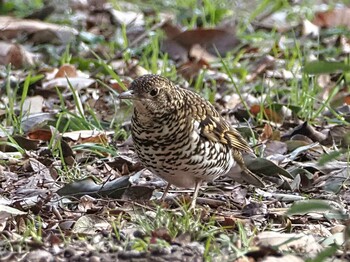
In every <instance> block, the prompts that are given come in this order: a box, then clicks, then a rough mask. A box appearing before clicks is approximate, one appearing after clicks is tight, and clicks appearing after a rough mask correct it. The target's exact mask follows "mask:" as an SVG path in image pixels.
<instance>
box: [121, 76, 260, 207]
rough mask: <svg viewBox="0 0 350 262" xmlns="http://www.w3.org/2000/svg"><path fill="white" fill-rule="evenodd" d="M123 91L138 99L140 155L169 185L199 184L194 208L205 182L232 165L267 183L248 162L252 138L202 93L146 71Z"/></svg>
mask: <svg viewBox="0 0 350 262" xmlns="http://www.w3.org/2000/svg"><path fill="white" fill-rule="evenodd" d="M119 97H120V98H121V99H132V101H133V104H134V113H133V116H132V119H131V126H132V129H131V132H132V138H133V141H134V146H135V151H136V153H137V155H138V157H139V159H140V161H141V162H142V164H143V165H144V166H145V167H146V168H148V169H149V170H150V171H151V172H153V173H154V174H156V175H158V176H160V177H161V178H163V179H164V180H166V181H167V182H168V187H167V189H168V188H169V186H170V184H173V185H175V186H178V187H186V188H192V187H195V192H194V196H193V200H192V204H191V207H192V208H193V207H194V206H195V203H196V197H197V194H198V190H199V187H200V185H201V183H202V182H203V181H212V180H214V179H215V178H217V177H218V176H220V175H225V174H227V173H228V172H229V171H230V169H231V168H235V169H236V170H237V167H239V168H238V171H242V172H243V175H244V176H245V177H247V179H246V180H247V181H249V183H251V184H254V185H256V186H263V183H262V182H261V181H260V180H259V179H258V178H257V177H256V176H255V175H254V174H253V173H251V172H250V171H249V170H248V169H247V168H246V166H245V164H244V161H243V158H242V153H243V152H246V153H250V154H253V153H252V150H251V148H250V147H249V145H248V143H247V142H246V141H245V140H244V139H243V137H242V136H241V135H240V134H239V133H238V131H237V130H236V129H234V128H233V127H231V126H230V124H229V123H228V122H227V121H226V120H225V119H224V118H222V117H221V115H220V114H219V113H218V112H217V111H216V109H215V108H214V106H213V105H211V104H210V103H209V102H208V101H206V100H205V99H203V98H202V97H201V96H199V95H198V94H196V93H194V92H192V91H190V90H188V89H183V88H180V87H178V86H176V85H174V84H173V83H172V82H171V81H169V80H168V79H167V78H164V77H161V76H159V75H144V76H141V77H139V78H137V79H136V80H134V81H133V82H132V84H131V86H130V88H129V90H128V91H126V92H124V93H122V94H121V95H120V96H119ZM167 189H166V191H167ZM166 191H165V192H164V195H163V197H164V196H165V194H166Z"/></svg>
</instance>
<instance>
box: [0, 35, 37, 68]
mask: <svg viewBox="0 0 350 262" xmlns="http://www.w3.org/2000/svg"><path fill="white" fill-rule="evenodd" d="M0 64H1V65H9V64H11V65H12V66H14V67H15V68H23V67H26V66H33V65H34V54H32V53H30V52H28V51H27V50H26V49H25V48H24V47H23V46H21V45H18V44H11V43H7V42H3V41H0Z"/></svg>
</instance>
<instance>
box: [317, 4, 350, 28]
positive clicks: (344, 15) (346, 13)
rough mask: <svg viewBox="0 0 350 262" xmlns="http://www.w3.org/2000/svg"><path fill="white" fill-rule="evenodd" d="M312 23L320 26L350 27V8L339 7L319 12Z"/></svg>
mask: <svg viewBox="0 0 350 262" xmlns="http://www.w3.org/2000/svg"><path fill="white" fill-rule="evenodd" d="M312 23H313V24H315V25H317V26H320V27H326V28H331V27H336V26H346V27H348V28H350V8H337V9H333V10H328V11H325V12H317V13H316V14H315V18H314V19H313V20H312Z"/></svg>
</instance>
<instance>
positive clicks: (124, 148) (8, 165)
mask: <svg viewBox="0 0 350 262" xmlns="http://www.w3.org/2000/svg"><path fill="white" fill-rule="evenodd" d="M5 2H7V1H5ZM87 2H89V4H87V3H83V2H79V3H78V1H72V2H71V3H70V4H71V5H70V8H71V10H72V13H71V14H67V13H66V12H65V11H63V9H62V8H60V7H59V6H56V7H54V8H52V7H53V6H50V8H51V9H50V10H48V9H45V8H44V7H43V9H42V10H46V11H47V10H48V11H50V12H47V16H41V15H40V12H39V13H33V14H32V15H29V17H39V20H33V19H32V18H31V19H26V18H18V17H17V18H16V17H15V13H11V12H10V13H9V14H10V15H11V16H9V15H8V14H7V15H6V16H0V27H1V28H2V34H1V42H0V46H2V47H3V48H0V49H1V52H0V64H1V67H2V70H1V72H0V84H1V87H2V88H1V95H2V96H1V99H0V106H1V108H0V110H1V111H0V117H1V121H2V122H1V130H0V131H1V133H0V134H1V135H0V139H1V144H0V146H1V155H0V159H1V164H0V183H1V187H0V192H1V196H0V229H1V230H0V234H1V238H0V239H1V240H0V245H1V249H0V250H1V251H0V257H1V261H18V260H23V261H37V260H38V259H40V258H42V259H48V260H47V261H52V260H54V261H77V260H84V261H85V260H91V261H116V260H118V261H134V260H138V261H155V260H156V259H157V261H202V260H207V261H220V260H221V261H240V260H243V259H249V260H251V261H257V260H260V259H264V261H270V260H274V259H275V260H276V259H281V258H283V259H285V260H287V261H288V260H290V261H299V260H300V261H303V260H305V259H314V261H321V260H317V259H321V258H322V257H332V258H333V259H334V260H339V261H346V260H347V259H349V241H348V239H349V222H348V221H349V217H348V212H349V202H350V197H349V194H348V190H347V189H348V187H349V182H348V181H349V173H350V169H349V164H348V162H349V149H348V147H349V134H350V132H349V128H348V126H349V124H348V122H349V96H350V95H349V88H348V81H347V80H348V71H349V66H348V64H347V62H346V59H345V58H346V55H347V54H348V51H347V50H348V48H347V45H348V42H349V41H348V34H347V33H346V31H345V30H344V27H348V25H349V22H348V21H347V16H346V14H347V13H348V9H347V8H346V7H345V6H341V5H340V6H341V7H339V6H338V7H337V8H335V9H332V8H331V6H329V7H327V9H328V10H327V11H320V10H319V9H318V8H317V3H316V2H317V1H315V3H312V4H310V5H307V6H303V4H302V3H290V4H289V6H287V7H286V8H282V7H280V9H279V10H277V9H276V10H277V11H276V10H274V9H273V8H272V9H266V11H267V12H263V13H261V14H259V15H257V13H256V12H257V11H258V10H259V8H262V5H258V6H254V7H250V9H249V14H250V16H249V19H247V18H248V16H246V14H245V13H244V8H243V9H242V13H239V12H236V13H232V12H230V11H232V10H233V9H234V8H233V7H234V6H233V4H232V5H231V6H229V7H227V6H226V9H220V8H218V9H216V10H217V12H219V10H226V11H225V12H223V13H222V14H219V13H216V15H217V16H213V14H214V13H210V12H214V11H213V10H214V9H213V10H211V11H208V10H210V9H208V10H206V11H205V10H204V11H203V10H202V11H200V12H202V13H201V15H198V14H196V13H192V14H191V15H189V16H188V12H181V8H180V9H176V8H175V9H171V11H170V12H168V11H169V9H167V8H166V9H164V10H163V9H162V8H160V9H157V8H159V7H156V6H154V10H150V9H148V8H140V7H139V6H137V5H135V4H131V3H124V2H122V3H121V6H120V10H117V9H115V8H114V7H112V6H111V5H109V4H108V3H107V2H106V1H87ZM311 2H313V1H311ZM266 3H267V2H266ZM271 4H272V3H270V6H269V8H270V7H271ZM207 5H208V6H207V7H208V8H209V3H207ZM255 8H256V9H255ZM301 8H306V9H307V10H309V11H310V12H311V13H312V14H313V17H314V18H313V19H311V18H310V19H309V20H306V19H305V17H303V16H302V15H301V14H300V13H299V11H300V10H301ZM306 9H304V10H306ZM166 10H167V11H166ZM198 10H200V9H198ZM198 10H197V11H198ZM37 11H40V10H37ZM205 12H207V13H205ZM210 14H211V15H210ZM309 14H310V13H308V15H309ZM222 15H224V17H225V19H221V17H222ZM57 16H58V17H60V16H61V19H62V18H63V17H65V18H66V22H67V21H68V23H67V24H66V25H62V22H59V21H60V20H57ZM40 18H45V19H46V20H45V22H43V21H40ZM215 18H217V19H219V18H220V19H221V20H220V19H219V20H216V19H215ZM308 18H309V17H308ZM234 20H235V21H236V22H237V21H240V22H238V24H235V21H234ZM48 21H52V22H48ZM170 21H171V22H170ZM58 22H59V23H58ZM240 23H241V24H240ZM244 23H246V24H244ZM233 24H234V26H233ZM24 36H25V37H24ZM315 37H319V41H316V40H315ZM67 44H68V45H67ZM301 50H307V52H305V53H304V51H301ZM29 72H30V73H29ZM150 72H153V73H158V74H163V75H165V76H167V77H169V78H171V79H173V80H175V81H176V82H177V83H178V84H179V85H182V86H184V87H186V88H193V89H194V90H195V91H197V92H200V93H201V94H202V95H203V96H204V97H205V98H206V99H208V100H210V101H211V102H212V103H214V105H215V106H216V107H217V109H218V110H219V111H220V112H222V114H223V116H224V117H225V118H226V119H227V120H228V121H229V122H230V123H231V124H233V125H234V126H236V127H237V129H238V130H240V131H241V132H242V134H244V135H245V136H246V138H247V139H248V140H249V142H250V143H251V145H253V148H254V150H255V152H256V154H257V156H258V157H257V158H254V159H246V160H245V161H246V162H247V166H248V168H249V169H251V170H252V171H253V172H255V173H257V174H259V176H260V177H262V179H263V180H264V182H265V184H266V187H265V188H262V189H258V188H254V187H252V186H249V185H247V184H245V183H244V182H242V183H243V184H239V183H235V182H234V181H232V179H230V178H229V177H228V176H226V177H220V178H218V179H217V180H215V181H213V182H211V183H208V184H207V185H206V186H203V188H202V189H201V193H200V197H199V198H198V205H199V209H198V211H196V212H195V213H191V212H190V211H188V210H187V209H186V206H187V205H188V203H189V202H190V197H189V196H190V195H191V193H192V190H188V189H180V188H171V189H170V192H169V196H168V197H167V198H166V199H165V201H164V202H160V197H161V192H162V190H163V189H164V186H165V183H164V181H162V180H161V179H159V178H157V177H155V176H154V175H153V174H152V173H151V172H149V171H147V170H144V169H143V167H142V166H141V165H140V163H139V162H138V160H137V158H136V156H135V154H134V151H133V144H132V141H131V140H130V138H129V139H127V138H128V135H129V134H130V132H129V131H130V121H129V120H128V116H130V113H131V109H130V105H128V104H120V102H119V101H117V100H116V98H115V95H116V94H117V93H120V92H122V91H123V90H124V89H125V87H127V86H128V85H129V84H130V83H131V82H132V80H133V79H135V78H136V77H138V76H140V75H142V74H145V73H150ZM242 99H243V100H244V103H242Z"/></svg>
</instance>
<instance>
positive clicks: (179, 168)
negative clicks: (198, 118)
mask: <svg viewBox="0 0 350 262" xmlns="http://www.w3.org/2000/svg"><path fill="white" fill-rule="evenodd" d="M132 138H133V141H134V146H135V151H136V153H137V155H138V157H139V159H140V161H141V162H142V163H143V165H144V166H145V167H146V168H148V169H150V170H151V171H152V172H153V173H155V174H156V175H158V176H160V177H162V178H163V179H165V180H166V181H168V182H169V183H171V184H174V185H176V186H179V187H193V186H194V185H195V183H196V181H198V180H204V181H211V180H213V179H215V178H216V177H217V176H219V175H224V174H226V173H227V172H228V171H229V169H230V168H231V167H232V166H233V164H234V160H233V157H232V152H231V150H230V148H228V146H227V145H223V144H221V143H218V142H214V141H210V140H208V139H207V138H205V137H203V136H201V135H200V133H199V130H198V123H196V122H195V121H191V122H186V121H181V120H177V121H163V124H159V123H156V122H155V123H154V124H153V125H152V126H147V127H146V126H143V125H141V124H140V123H139V122H138V121H137V119H132Z"/></svg>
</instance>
